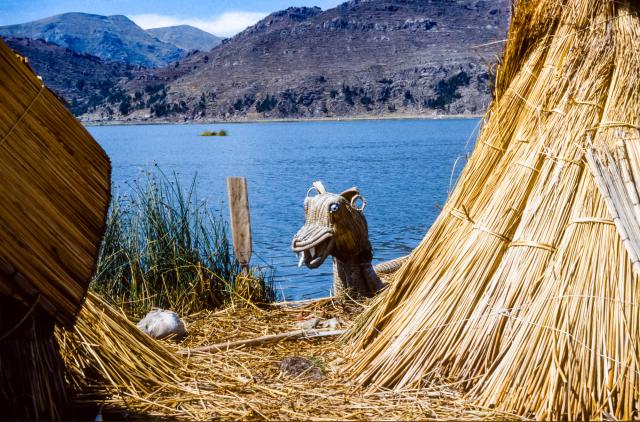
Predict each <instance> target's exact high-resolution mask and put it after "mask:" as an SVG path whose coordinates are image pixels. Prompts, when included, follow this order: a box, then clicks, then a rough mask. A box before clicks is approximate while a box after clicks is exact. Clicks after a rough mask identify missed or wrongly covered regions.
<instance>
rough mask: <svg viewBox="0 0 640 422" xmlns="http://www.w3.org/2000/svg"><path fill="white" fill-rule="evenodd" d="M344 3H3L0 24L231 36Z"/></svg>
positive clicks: (310, 0)
mask: <svg viewBox="0 0 640 422" xmlns="http://www.w3.org/2000/svg"><path fill="white" fill-rule="evenodd" d="M343 1H345V0H268V1H259V0H243V1H235V0H226V1H225V0H0V25H11V24H16V23H24V22H28V21H32V20H36V19H41V18H45V17H48V16H52V15H57V14H60V13H66V12H85V13H95V14H98V15H126V16H128V17H129V18H131V19H132V20H133V21H134V22H136V23H137V24H138V25H140V26H141V27H143V28H145V29H147V28H157V27H160V26H170V25H180V24H188V25H192V26H196V27H199V28H200V29H204V30H205V31H209V32H212V33H214V34H216V35H220V36H225V37H229V36H231V35H233V34H235V33H237V32H240V31H242V30H243V29H244V28H246V27H247V26H250V25H253V24H254V23H256V22H257V21H258V20H260V19H261V18H263V17H264V16H266V15H267V14H269V13H272V12H275V11H277V10H282V9H286V8H287V7H290V6H319V7H321V8H322V9H328V8H331V7H335V6H337V5H338V4H340V3H342V2H343Z"/></svg>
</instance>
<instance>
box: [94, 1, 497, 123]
mask: <svg viewBox="0 0 640 422" xmlns="http://www.w3.org/2000/svg"><path fill="white" fill-rule="evenodd" d="M508 18H509V1H508V0H495V1H484V0H368V1H365V0H360V1H358V0H355V1H350V2H347V3H344V4H342V5H340V6H338V7H336V8H333V9H329V10H326V11H322V10H320V9H319V8H290V9H287V10H284V11H280V12H277V13H273V14H271V15H269V16H268V17H266V18H265V19H263V20H262V21H260V22H258V23H257V24H256V25H254V26H253V27H250V28H248V29H246V30H245V31H243V32H241V33H240V34H238V35H236V36H235V37H233V38H231V39H228V40H224V41H223V43H222V44H221V45H219V46H218V47H216V48H215V49H213V50H211V51H209V52H199V53H196V54H191V55H189V56H188V57H185V58H184V59H182V60H180V61H179V62H177V63H176V64H175V65H172V66H169V67H166V68H163V69H157V70H153V71H151V72H148V73H147V74H145V75H144V76H141V77H140V78H138V79H135V80H132V81H128V82H127V83H126V84H125V85H123V87H122V88H123V90H124V91H125V92H126V95H128V98H129V99H128V101H129V102H130V104H131V107H129V110H132V111H131V112H130V113H129V114H126V115H119V114H118V113H115V114H109V113H104V112H103V110H101V109H100V108H98V109H97V110H95V112H94V113H91V114H89V115H88V117H90V118H93V119H132V120H140V119H145V118H149V117H150V118H151V119H163V120H169V121H183V120H201V119H232V120H244V119H256V118H298V117H340V116H356V115H368V116H379V115H400V114H407V115H414V114H419V115H432V114H453V113H455V114H458V113H481V112H482V111H483V110H484V109H485V107H486V106H487V104H488V103H489V101H490V96H491V94H490V93H491V87H490V85H491V79H492V78H491V75H490V71H489V67H490V64H491V63H494V62H495V61H496V60H497V57H498V55H499V54H500V49H501V47H502V44H501V43H500V42H496V41H499V40H502V39H504V38H505V35H506V30H507V25H508ZM145 90H146V91H150V92H152V93H151V94H145ZM141 93H142V94H141ZM158 93H159V94H160V95H158ZM136 95H137V96H138V98H139V99H138V100H136V99H135V98H136Z"/></svg>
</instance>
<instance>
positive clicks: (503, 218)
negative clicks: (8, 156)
mask: <svg viewBox="0 0 640 422" xmlns="http://www.w3.org/2000/svg"><path fill="white" fill-rule="evenodd" d="M639 48H640V18H639V16H638V6H637V5H636V4H633V5H632V4H631V2H628V1H627V2H624V1H623V2H614V1H612V0H599V1H596V2H586V1H581V0H570V1H564V2H560V1H557V0H538V1H520V2H519V3H518V4H517V6H516V9H515V11H514V18H513V22H512V27H511V29H510V35H509V41H508V43H507V46H506V50H505V58H504V61H503V65H502V67H501V69H500V71H499V73H498V76H497V81H498V82H497V89H496V100H495V101H494V104H493V105H492V107H491V110H490V111H489V113H488V115H487V119H486V122H485V125H484V128H483V131H482V133H481V134H480V136H479V139H478V141H477V145H476V149H475V151H474V153H473V156H472V157H471V160H470V161H469V163H468V164H467V166H466V168H465V170H464V171H463V173H462V175H461V178H460V181H459V182H458V185H457V186H456V189H455V191H454V192H453V193H452V195H451V197H450V199H449V201H448V203H447V205H446V206H445V209H444V211H443V213H442V214H441V215H440V217H439V218H438V220H437V221H436V223H435V224H434V226H433V227H432V228H431V230H430V231H429V232H428V233H427V236H426V237H425V239H424V240H423V242H422V244H421V245H420V246H419V247H418V248H417V249H416V250H415V251H414V252H413V254H412V256H411V258H410V259H409V261H408V262H407V263H406V264H405V265H404V266H403V268H402V269H401V270H400V271H399V272H398V274H397V275H396V280H395V284H394V285H393V286H392V287H391V288H390V289H389V290H388V291H387V292H386V293H385V294H384V296H383V297H382V298H381V299H380V301H379V302H378V304H377V305H376V306H375V307H374V309H373V310H371V311H369V314H368V319H367V320H366V321H365V322H364V323H362V329H361V330H360V332H359V333H358V334H357V335H356V336H355V337H354V338H353V339H354V340H355V348H356V349H355V350H356V351H357V350H359V349H361V348H364V349H365V350H364V352H362V353H360V354H359V356H358V359H357V361H356V363H354V365H353V366H352V369H353V370H354V373H355V374H356V375H355V376H356V377H357V379H358V380H359V381H360V382H363V383H371V384H373V385H374V386H375V387H394V388H396V389H402V388H406V387H408V386H415V385H417V384H423V385H424V384H425V383H429V382H434V381H437V380H439V379H445V380H456V381H459V382H462V383H463V384H464V385H466V386H467V387H474V389H473V391H472V397H474V398H476V399H477V400H478V402H479V403H481V404H483V405H492V406H496V408H497V409H500V410H504V411H509V412H518V413H520V414H523V415H531V414H534V415H535V416H537V417H541V418H559V417H567V416H568V417H573V418H575V417H583V418H589V417H602V416H603V415H605V412H608V413H610V414H611V415H616V416H619V417H622V416H626V417H630V416H634V415H635V416H637V415H638V414H637V413H634V412H635V411H636V409H635V407H634V406H635V404H634V403H635V402H636V401H637V399H638V393H637V391H636V390H637V388H636V387H634V386H637V384H638V382H639V381H640V379H639V378H638V374H636V373H635V372H634V367H635V366H634V365H635V364H633V362H634V361H635V355H634V354H633V353H632V351H633V350H637V348H638V346H640V337H639V336H638V335H637V334H638V333H637V332H636V331H635V330H636V327H637V326H638V325H640V313H638V312H637V309H636V308H635V302H634V299H635V295H636V294H638V293H640V287H638V283H637V281H638V280H637V278H636V277H635V276H634V275H633V273H632V272H631V270H630V269H631V261H630V259H629V256H628V255H627V253H626V251H625V250H624V249H623V248H622V246H621V240H620V238H619V236H618V235H617V234H616V232H615V228H614V227H613V225H612V220H611V219H610V216H609V215H608V214H607V212H606V208H605V206H604V202H603V201H602V198H601V196H600V195H599V193H598V191H597V189H595V185H594V181H593V177H592V176H591V174H590V173H589V171H588V170H586V168H585V166H584V161H583V160H582V155H583V151H584V148H585V146H586V145H587V141H588V140H589V139H590V140H591V142H593V144H595V145H605V146H609V147H611V146H613V145H615V143H616V142H617V141H618V139H616V136H615V134H616V133H617V132H619V129H620V128H621V127H624V128H625V130H626V131H627V132H631V134H632V136H627V137H626V138H625V142H626V143H627V145H629V142H635V143H637V142H640V141H639V140H638V139H639V137H638V132H637V129H638V118H639V116H640V113H639V111H640V98H638V92H640V86H639V83H640V82H639V80H640V58H639V57H638V54H637V51H639V50H638V49H639ZM632 139H633V141H632ZM634 148H636V147H635V146H634ZM630 161H632V160H630ZM634 165H635V166H637V164H634ZM636 180H637V179H636ZM567 292H572V294H570V295H568V296H566V295H567V294H568V293H567ZM613 309H615V311H614V310H613ZM633 309H635V313H634V312H631V310H633ZM604 374H606V375H604Z"/></svg>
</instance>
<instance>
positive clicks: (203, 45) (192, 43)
mask: <svg viewBox="0 0 640 422" xmlns="http://www.w3.org/2000/svg"><path fill="white" fill-rule="evenodd" d="M146 31H147V33H149V34H151V35H152V36H154V37H156V38H157V39H159V40H160V41H163V42H166V43H168V44H172V45H175V46H176V47H179V48H181V49H183V50H185V51H191V50H201V51H209V50H211V49H212V48H213V47H215V46H217V45H218V44H220V42H221V41H222V38H220V37H216V36H215V35H212V34H210V33H208V32H206V31H203V30H201V29H198V28H194V27H193V26H189V25H178V26H167V27H163V28H152V29H147V30H146Z"/></svg>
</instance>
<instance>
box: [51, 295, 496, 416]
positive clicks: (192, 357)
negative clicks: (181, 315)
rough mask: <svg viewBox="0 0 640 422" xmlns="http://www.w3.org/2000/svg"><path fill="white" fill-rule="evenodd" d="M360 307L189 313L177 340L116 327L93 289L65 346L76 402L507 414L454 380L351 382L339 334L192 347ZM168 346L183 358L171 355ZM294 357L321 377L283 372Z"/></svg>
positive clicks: (264, 412)
mask: <svg viewBox="0 0 640 422" xmlns="http://www.w3.org/2000/svg"><path fill="white" fill-rule="evenodd" d="M360 310H361V306H359V305H356V304H353V303H349V302H333V301H324V302H323V303H322V304H315V303H311V304H308V305H304V306H296V307H289V306H278V307H274V309H267V310H260V309H257V308H252V307H236V308H231V307H230V308H226V309H224V310H221V311H217V312H210V311H203V312H200V313H199V314H196V315H192V316H190V317H188V318H187V319H186V323H187V325H188V328H189V335H188V336H187V337H186V338H185V339H184V340H183V341H182V342H181V343H175V342H162V341H161V342H156V341H152V340H148V339H147V341H141V339H137V335H136V334H135V332H132V331H130V328H131V327H133V326H129V325H127V324H125V325H126V326H123V327H118V325H119V324H121V323H122V315H121V314H118V313H115V314H114V312H113V311H110V310H109V309H108V308H107V307H106V306H105V305H104V304H102V303H101V302H100V300H99V299H97V298H96V297H95V296H90V297H89V299H88V301H87V305H86V306H85V310H83V314H81V315H80V322H79V325H78V326H77V328H76V330H75V333H73V334H68V335H66V336H65V337H64V339H63V340H66V341H62V344H63V350H64V352H65V353H64V355H65V357H66V359H67V364H68V365H69V366H70V367H71V368H72V369H73V368H75V369H74V371H76V372H75V373H74V374H73V380H74V382H75V383H76V385H77V386H78V388H79V389H80V390H79V391H80V395H76V401H77V400H78V399H80V401H81V403H82V404H85V405H86V406H84V407H88V408H92V409H95V412H97V411H98V409H99V408H100V407H101V404H104V408H102V413H103V415H104V419H105V420H109V419H122V418H123V417H124V414H125V413H126V415H127V418H134V419H137V418H142V419H149V418H151V419H159V418H170V419H172V420H173V419H185V420H214V419H234V420H238V419H250V420H255V419H267V420H291V419H298V420H363V419H366V420H424V419H449V420H451V419H456V420H460V419H472V420H479V419H483V418H488V419H490V420H495V419H496V417H498V416H499V417H501V418H503V419H504V417H505V416H508V415H503V414H500V413H497V412H493V411H487V410H485V409H480V408H477V407H474V406H470V405H469V404H468V403H467V402H465V401H464V400H462V399H461V394H460V391H459V388H458V386H457V385H448V386H438V387H437V388H431V389H422V390H420V391H403V392H400V393H398V392H393V391H378V392H365V391H363V389H362V388H360V387H357V386H353V385H349V383H347V382H346V379H345V378H346V374H345V366H346V365H347V364H348V359H347V356H346V351H345V349H344V347H343V344H341V343H340V342H338V341H336V340H335V337H334V338H324V339H317V338H316V339H308V338H301V339H297V340H295V341H282V342H278V343H269V344H266V345H265V344H262V345H253V346H246V347H243V348H234V349H229V350H216V351H213V353H198V352H195V350H197V349H202V348H203V347H206V346H208V345H211V344H219V343H223V342H228V341H232V340H241V339H251V338H259V337H261V336H265V335H274V334H278V333H283V332H289V331H291V330H295V329H296V328H298V326H297V325H296V323H299V322H300V321H303V320H304V319H306V318H320V319H323V320H326V319H330V318H337V319H339V320H340V321H341V328H349V326H350V324H351V321H352V320H353V318H354V316H355V314H356V313H357V312H359V311H360ZM133 328H134V329H135V327H133ZM94 331H95V333H93V332H94ZM91 333H93V334H91ZM87 335H89V337H87ZM134 337H135V338H136V339H134ZM168 351H171V353H173V355H174V356H179V358H180V362H179V363H175V362H174V359H172V358H171V355H169V356H167V352H168ZM185 352H189V353H188V354H186V355H185ZM292 356H298V357H302V358H306V359H309V360H310V361H311V362H313V365H314V366H315V367H316V368H318V369H320V371H321V372H322V377H321V379H317V378H309V377H307V376H305V374H304V373H300V374H287V373H283V372H281V371H280V363H281V362H282V361H283V360H284V359H285V358H288V357H292ZM86 378H88V379H89V380H88V381H85V379H86ZM96 393H98V394H97V395H96Z"/></svg>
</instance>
